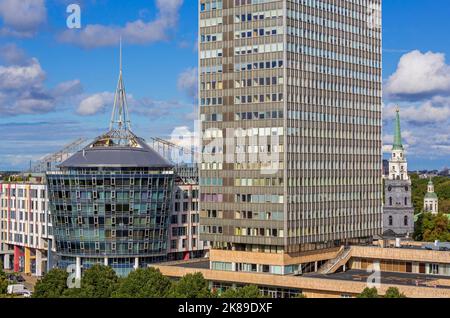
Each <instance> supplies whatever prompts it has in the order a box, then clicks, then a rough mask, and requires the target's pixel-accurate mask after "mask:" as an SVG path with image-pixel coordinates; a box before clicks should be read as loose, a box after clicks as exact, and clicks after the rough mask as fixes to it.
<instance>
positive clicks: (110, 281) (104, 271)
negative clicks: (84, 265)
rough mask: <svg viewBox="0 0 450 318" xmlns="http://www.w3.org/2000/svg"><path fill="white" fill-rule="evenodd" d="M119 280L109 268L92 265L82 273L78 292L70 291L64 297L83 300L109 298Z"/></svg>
mask: <svg viewBox="0 0 450 318" xmlns="http://www.w3.org/2000/svg"><path fill="white" fill-rule="evenodd" d="M118 280H119V278H118V277H117V275H116V272H115V271H114V270H113V269H112V268H111V267H109V266H103V265H94V266H92V267H91V268H89V269H88V270H86V271H85V272H84V273H83V277H82V278H81V288H80V289H79V291H77V290H76V289H75V290H70V291H69V292H67V293H66V294H65V296H66V297H67V296H70V297H83V298H111V296H112V294H113V292H114V291H115V290H116V288H117V284H118Z"/></svg>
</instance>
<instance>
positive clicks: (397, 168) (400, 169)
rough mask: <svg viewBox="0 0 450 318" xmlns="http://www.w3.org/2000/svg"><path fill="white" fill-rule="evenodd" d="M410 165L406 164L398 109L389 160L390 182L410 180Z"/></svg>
mask: <svg viewBox="0 0 450 318" xmlns="http://www.w3.org/2000/svg"><path fill="white" fill-rule="evenodd" d="M408 179H409V177H408V163H407V162H406V157H405V149H404V147H403V143H402V132H401V128H400V110H399V109H397V112H396V119H395V135H394V146H393V147H392V155H391V159H390V160H389V180H408Z"/></svg>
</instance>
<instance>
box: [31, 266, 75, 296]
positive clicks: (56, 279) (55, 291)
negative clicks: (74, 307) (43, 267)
mask: <svg viewBox="0 0 450 318" xmlns="http://www.w3.org/2000/svg"><path fill="white" fill-rule="evenodd" d="M68 276H69V274H68V273H67V272H65V271H64V270H62V269H52V270H51V271H49V272H48V273H47V274H46V275H45V276H44V277H43V278H41V279H40V280H39V281H38V282H37V283H36V286H35V287H34V293H33V297H34V298H59V297H61V296H62V295H63V294H64V292H65V291H66V290H67V288H68V287H67V278H68Z"/></svg>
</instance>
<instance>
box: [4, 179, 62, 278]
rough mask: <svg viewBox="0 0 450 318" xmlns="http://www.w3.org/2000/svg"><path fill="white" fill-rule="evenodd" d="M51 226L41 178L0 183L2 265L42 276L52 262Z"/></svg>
mask: <svg viewBox="0 0 450 318" xmlns="http://www.w3.org/2000/svg"><path fill="white" fill-rule="evenodd" d="M54 251H55V246H54V244H53V230H52V225H51V215H50V210H49V206H48V195H47V191H46V185H45V178H44V177H43V176H41V177H28V176H23V177H19V176H18V177H16V179H15V180H11V181H5V180H4V181H2V182H1V183H0V255H2V259H1V261H2V263H3V267H4V269H7V270H14V271H15V272H24V273H25V274H32V275H35V276H42V275H43V274H44V273H46V272H47V271H48V269H49V268H51V266H52V263H53V261H52V260H53V252H54Z"/></svg>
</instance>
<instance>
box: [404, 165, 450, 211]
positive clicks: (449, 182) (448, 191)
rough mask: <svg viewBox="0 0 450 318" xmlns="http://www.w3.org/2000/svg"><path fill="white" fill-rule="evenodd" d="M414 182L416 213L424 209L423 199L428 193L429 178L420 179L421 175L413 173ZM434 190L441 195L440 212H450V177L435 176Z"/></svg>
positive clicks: (413, 196)
mask: <svg viewBox="0 0 450 318" xmlns="http://www.w3.org/2000/svg"><path fill="white" fill-rule="evenodd" d="M410 177H411V182H412V202H413V205H414V210H415V214H419V213H421V212H422V210H423V200H424V197H425V194H426V193H427V187H428V182H429V179H420V178H419V175H417V174H411V176H410ZM433 183H434V190H435V192H436V194H437V195H438V197H439V212H441V213H444V214H450V178H449V177H435V178H433Z"/></svg>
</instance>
